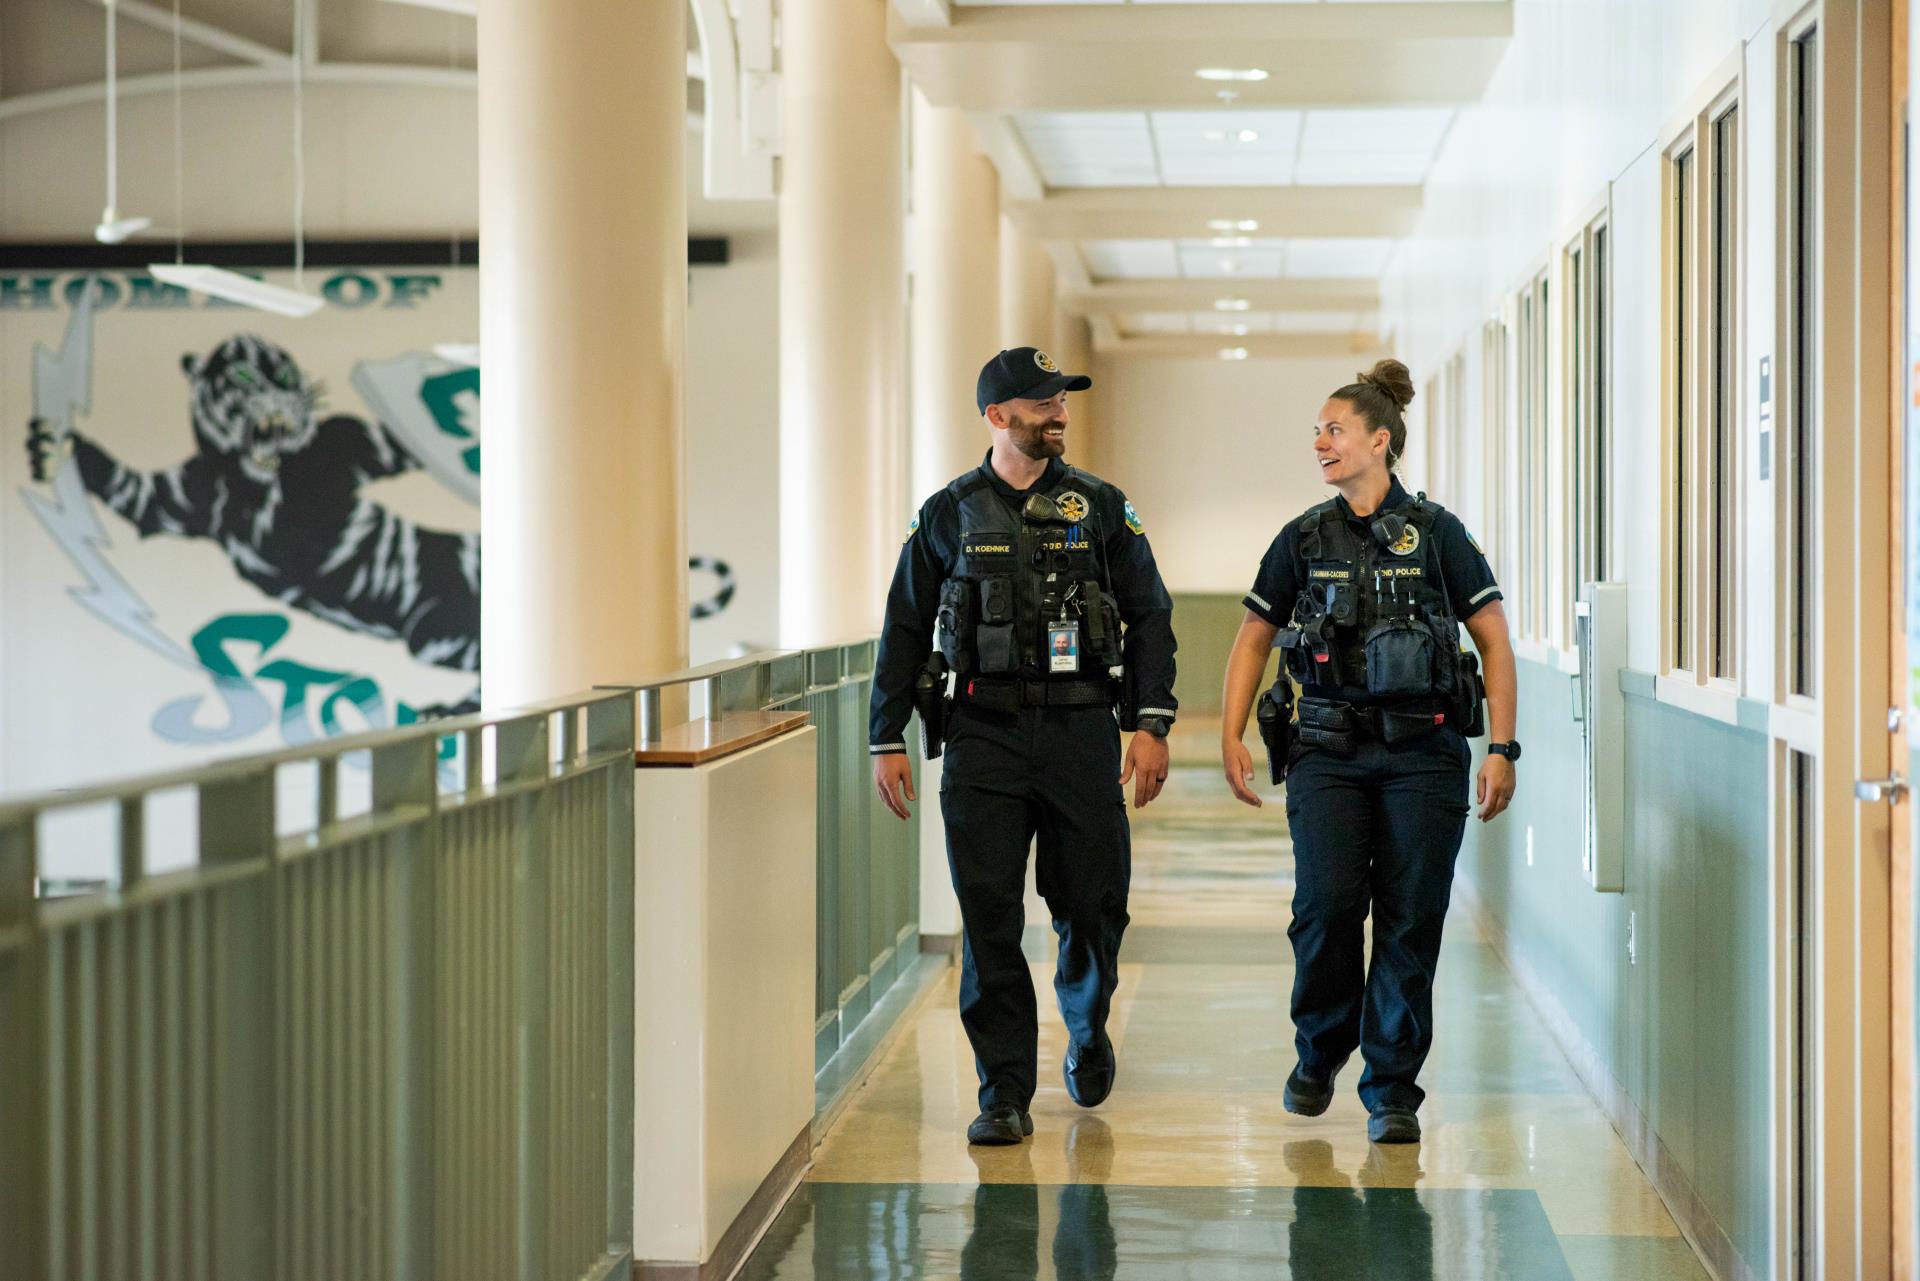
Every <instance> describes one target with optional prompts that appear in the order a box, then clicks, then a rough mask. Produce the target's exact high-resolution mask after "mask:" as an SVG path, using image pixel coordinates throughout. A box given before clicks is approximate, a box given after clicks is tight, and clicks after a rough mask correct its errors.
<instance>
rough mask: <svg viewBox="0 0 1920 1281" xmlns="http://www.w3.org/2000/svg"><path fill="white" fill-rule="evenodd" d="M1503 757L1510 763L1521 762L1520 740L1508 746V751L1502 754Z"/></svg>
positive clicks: (1514, 740) (1511, 742) (1515, 740)
mask: <svg viewBox="0 0 1920 1281" xmlns="http://www.w3.org/2000/svg"><path fill="white" fill-rule="evenodd" d="M1501 755H1503V756H1505V757H1506V758H1507V759H1508V760H1510V761H1517V760H1519V759H1520V740H1519V739H1517V738H1516V739H1513V740H1512V741H1510V742H1509V743H1508V744H1507V747H1506V750H1505V751H1504V752H1502V753H1501Z"/></svg>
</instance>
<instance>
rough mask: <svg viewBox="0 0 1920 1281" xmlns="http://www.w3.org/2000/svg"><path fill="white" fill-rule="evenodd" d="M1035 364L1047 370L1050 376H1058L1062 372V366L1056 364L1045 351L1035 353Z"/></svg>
mask: <svg viewBox="0 0 1920 1281" xmlns="http://www.w3.org/2000/svg"><path fill="white" fill-rule="evenodd" d="M1033 363H1034V364H1036V365H1038V366H1040V368H1042V369H1044V370H1046V371H1047V372H1048V373H1050V374H1057V373H1059V372H1060V366H1058V365H1056V364H1054V363H1053V357H1052V356H1049V355H1048V354H1047V353H1046V352H1044V351H1036V352H1034V353H1033Z"/></svg>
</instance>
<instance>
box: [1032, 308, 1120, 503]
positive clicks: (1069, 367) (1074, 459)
mask: <svg viewBox="0 0 1920 1281" xmlns="http://www.w3.org/2000/svg"><path fill="white" fill-rule="evenodd" d="M1049 354H1050V355H1052V357H1053V359H1054V362H1055V363H1056V364H1058V365H1059V366H1060V368H1061V369H1063V370H1065V371H1066V372H1067V373H1070V374H1086V375H1087V376H1088V377H1090V378H1092V379H1093V386H1092V387H1091V388H1090V389H1088V390H1086V391H1079V392H1073V393H1070V394H1069V395H1068V397H1067V408H1068V411H1069V414H1070V417H1069V419H1068V429H1067V461H1068V462H1070V463H1073V464H1074V465H1075V466H1077V467H1084V468H1086V469H1087V470H1088V471H1090V472H1093V473H1094V474H1095V475H1101V476H1104V475H1105V473H1104V472H1102V471H1101V470H1100V464H1099V462H1098V461H1097V459H1098V457H1099V453H1100V448H1101V445H1102V444H1103V442H1102V440H1101V438H1100V425H1099V424H1100V415H1099V413H1098V405H1099V396H1100V375H1099V373H1098V372H1097V371H1096V370H1095V369H1094V367H1093V332H1092V330H1090V329H1089V328H1088V327H1087V322H1086V321H1085V320H1083V319H1081V318H1080V317H1079V316H1074V315H1069V314H1068V313H1067V312H1064V311H1062V310H1060V309H1059V308H1058V307H1055V308H1054V312H1053V351H1052V352H1051V353H1049ZM1114 483H1116V484H1118V483H1119V482H1118V481H1117V480H1116V481H1115V482H1114ZM1123 488H1124V487H1123Z"/></svg>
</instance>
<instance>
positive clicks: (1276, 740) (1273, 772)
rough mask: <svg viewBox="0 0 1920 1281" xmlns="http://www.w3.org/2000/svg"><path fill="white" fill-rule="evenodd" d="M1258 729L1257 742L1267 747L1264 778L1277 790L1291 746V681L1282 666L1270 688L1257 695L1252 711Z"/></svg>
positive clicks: (1283, 775)
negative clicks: (1258, 738)
mask: <svg viewBox="0 0 1920 1281" xmlns="http://www.w3.org/2000/svg"><path fill="white" fill-rule="evenodd" d="M1254 719H1255V720H1256V721H1257V722H1258V723H1259V726H1260V741H1261V742H1263V743H1265V744H1266V745H1267V775H1268V778H1269V780H1270V781H1271V782H1272V784H1273V786H1275V787H1278V786H1280V784H1281V783H1283V782H1285V781H1286V778H1287V753H1288V751H1289V750H1290V749H1291V748H1292V746H1293V682H1292V681H1290V680H1288V679H1287V673H1286V670H1285V667H1284V665H1283V666H1282V669H1281V672H1280V675H1279V676H1277V677H1275V678H1274V682H1273V688H1272V689H1269V690H1268V691H1267V692H1266V693H1264V694H1262V695H1261V696H1260V702H1259V704H1258V705H1257V706H1256V707H1255V709H1254Z"/></svg>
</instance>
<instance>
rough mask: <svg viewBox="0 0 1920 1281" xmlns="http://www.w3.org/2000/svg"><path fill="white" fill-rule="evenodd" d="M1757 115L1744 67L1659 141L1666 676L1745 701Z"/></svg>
mask: <svg viewBox="0 0 1920 1281" xmlns="http://www.w3.org/2000/svg"><path fill="white" fill-rule="evenodd" d="M1745 106H1746V85H1745V78H1744V74H1743V71H1742V64H1741V61H1740V60H1739V59H1738V58H1737V57H1736V58H1734V59H1732V60H1730V62H1729V64H1728V65H1727V66H1726V67H1723V69H1722V71H1721V73H1720V74H1719V75H1717V76H1716V77H1714V78H1713V79H1712V80H1710V81H1709V82H1708V87H1707V88H1706V89H1703V90H1702V91H1701V92H1700V93H1698V94H1696V95H1695V97H1694V99H1693V102H1692V104H1691V105H1690V106H1689V108H1688V109H1687V110H1686V111H1685V112H1684V113H1682V114H1680V115H1678V116H1676V117H1675V118H1674V119H1673V120H1672V121H1670V122H1669V124H1668V126H1667V128H1666V129H1664V130H1663V131H1662V134H1661V139H1660V154H1661V275H1660V292H1661V414H1662V430H1661V441H1662V447H1661V543H1660V548H1661V551H1660V563H1661V597H1660V599H1661V628H1660V632H1661V641H1660V665H1661V674H1662V675H1663V676H1666V677H1670V678H1673V679H1675V680H1678V681H1681V682H1683V683H1685V684H1690V685H1695V686H1698V687H1702V688H1705V689H1711V690H1716V691H1721V692H1724V693H1727V694H1735V695H1737V694H1738V692H1739V688H1740V681H1741V679H1742V677H1743V676H1744V674H1745V672H1746V668H1747V661H1746V660H1747V652H1748V648H1749V647H1748V645H1747V643H1746V640H1747V638H1746V635H1745V632H1746V628H1745V624H1744V608H1743V607H1744V592H1745V588H1744V582H1743V574H1742V570H1743V568H1744V564H1743V562H1744V559H1745V548H1744V546H1743V542H1744V540H1743V539H1742V537H1741V534H1742V530H1743V527H1744V518H1745V511H1746V502H1747V497H1748V484H1747V480H1746V476H1745V472H1744V467H1745V462H1746V458H1747V454H1748V452H1749V451H1748V449H1747V447H1746V441H1745V431H1746V423H1745V419H1744V417H1743V413H1744V409H1745V402H1746V395H1745V383H1746V374H1745V346H1746V323H1745V321H1746V318H1745V311H1744V306H1745V294H1746V286H1745V271H1744V264H1745V261H1746V243H1745V241H1746V237H1745V227H1746V212H1747V208H1746V196H1745V190H1744V172H1745V168H1746V156H1745V151H1746V140H1747V129H1748V127H1749V124H1750V122H1749V119H1748V113H1747V112H1746V111H1745V110H1744V109H1743V108H1744V107H1745ZM1729 117H1731V121H1732V123H1731V126H1730V127H1723V126H1724V122H1726V121H1727V120H1728V118H1729ZM1716 232H1720V233H1724V234H1723V235H1721V236H1720V237H1719V238H1716ZM1716 317H1717V318H1719V320H1720V321H1721V323H1720V324H1719V325H1716V324H1715V320H1716ZM1716 517H1717V518H1718V519H1716Z"/></svg>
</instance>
